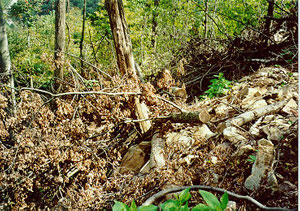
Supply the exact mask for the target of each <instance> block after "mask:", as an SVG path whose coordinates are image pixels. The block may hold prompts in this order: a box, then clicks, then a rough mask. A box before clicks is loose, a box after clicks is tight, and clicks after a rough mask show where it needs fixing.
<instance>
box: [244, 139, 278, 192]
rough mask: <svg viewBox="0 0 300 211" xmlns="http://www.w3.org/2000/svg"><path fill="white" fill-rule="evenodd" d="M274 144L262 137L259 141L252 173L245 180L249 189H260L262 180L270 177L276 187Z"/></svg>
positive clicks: (271, 182)
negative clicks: (273, 167)
mask: <svg viewBox="0 0 300 211" xmlns="http://www.w3.org/2000/svg"><path fill="white" fill-rule="evenodd" d="M273 163H274V145H273V143H272V142H271V141H268V140H266V139H261V140H259V142H258V153H257V156H256V160H255V162H254V164H253V166H252V170H251V175H250V176H249V177H248V178H247V179H246V181H245V184H244V185H245V187H246V188H247V189H248V190H252V191H254V190H258V189H259V187H260V184H261V181H262V180H263V179H265V178H267V177H268V182H269V185H270V186H272V187H274V185H276V184H277V180H276V177H275V175H274V173H273V169H272V166H273Z"/></svg>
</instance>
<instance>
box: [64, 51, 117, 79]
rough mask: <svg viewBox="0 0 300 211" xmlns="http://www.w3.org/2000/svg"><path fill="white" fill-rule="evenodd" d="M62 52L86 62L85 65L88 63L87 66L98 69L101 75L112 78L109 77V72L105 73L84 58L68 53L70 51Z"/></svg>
mask: <svg viewBox="0 0 300 211" xmlns="http://www.w3.org/2000/svg"><path fill="white" fill-rule="evenodd" d="M64 53H65V54H67V55H69V56H72V57H74V58H76V59H79V60H81V61H82V62H84V63H86V64H87V65H89V66H91V67H93V68H95V69H96V70H98V71H99V72H101V73H102V74H103V75H106V76H107V77H108V78H110V79H112V77H111V76H110V75H109V74H107V73H106V72H104V71H103V70H100V69H99V68H98V67H96V66H95V65H93V64H91V63H89V62H88V61H85V60H84V59H82V58H80V57H78V56H75V55H73V54H70V53H67V52H64Z"/></svg>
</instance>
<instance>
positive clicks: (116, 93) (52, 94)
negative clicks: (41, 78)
mask: <svg viewBox="0 0 300 211" xmlns="http://www.w3.org/2000/svg"><path fill="white" fill-rule="evenodd" d="M16 90H17V91H23V90H29V91H35V92H39V93H43V94H47V95H50V96H51V97H61V96H65V95H93V94H99V95H109V96H119V95H141V94H142V93H139V92H115V93H114V92H101V91H89V92H64V93H57V94H54V93H52V92H48V91H45V90H42V89H35V88H29V87H23V88H21V89H17V88H16Z"/></svg>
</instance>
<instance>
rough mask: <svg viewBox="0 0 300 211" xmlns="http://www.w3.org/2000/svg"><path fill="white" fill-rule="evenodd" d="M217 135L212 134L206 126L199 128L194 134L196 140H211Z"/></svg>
mask: <svg viewBox="0 0 300 211" xmlns="http://www.w3.org/2000/svg"><path fill="white" fill-rule="evenodd" d="M215 135H216V133H213V132H211V130H210V129H209V128H208V127H207V125H206V124H203V125H202V126H201V127H200V128H197V130H196V132H195V133H194V137H195V138H200V139H204V140H208V139H209V138H211V137H213V136H215Z"/></svg>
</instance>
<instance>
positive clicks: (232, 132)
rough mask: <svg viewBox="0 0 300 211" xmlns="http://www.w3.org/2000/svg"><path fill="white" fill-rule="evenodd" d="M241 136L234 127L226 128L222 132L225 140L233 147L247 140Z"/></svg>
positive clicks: (240, 132)
mask: <svg viewBox="0 0 300 211" xmlns="http://www.w3.org/2000/svg"><path fill="white" fill-rule="evenodd" d="M241 134H243V132H242V131H240V130H238V129H237V128H236V127H227V128H225V129H224V130H223V135H224V137H225V139H227V140H228V141H230V142H231V143H232V144H235V145H237V144H239V143H244V142H246V141H247V139H246V138H245V137H244V136H242V135H241Z"/></svg>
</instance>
